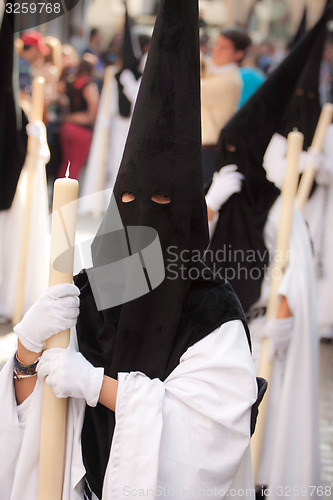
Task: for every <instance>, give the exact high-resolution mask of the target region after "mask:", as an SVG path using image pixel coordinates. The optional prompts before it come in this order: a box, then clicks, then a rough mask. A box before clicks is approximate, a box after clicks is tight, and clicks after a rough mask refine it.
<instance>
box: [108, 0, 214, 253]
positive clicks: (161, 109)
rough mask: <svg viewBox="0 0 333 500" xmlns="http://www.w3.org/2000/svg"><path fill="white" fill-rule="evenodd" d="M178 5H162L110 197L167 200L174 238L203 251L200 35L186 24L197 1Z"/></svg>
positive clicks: (204, 243) (165, 3) (119, 203)
mask: <svg viewBox="0 0 333 500" xmlns="http://www.w3.org/2000/svg"><path fill="white" fill-rule="evenodd" d="M178 3H179V5H178ZM178 3H177V2H175V1H166V2H164V3H162V5H161V8H160V15H159V17H158V18H157V21H156V26H155V30H154V36H153V38H152V42H151V46H150V50H149V56H148V60H147V64H146V68H145V74H144V78H143V81H142V84H141V88H140V92H139V95H138V98H137V103H136V107H135V110H134V115H133V118H132V122H131V127H130V130H129V134H128V138H127V142H126V146H125V150H124V155H123V159H122V162H121V165H120V169H119V173H118V178H117V182H116V185H115V189H114V193H115V196H116V200H117V203H118V205H119V206H121V195H122V193H123V192H125V191H132V192H134V191H135V192H136V193H135V194H136V196H137V197H138V198H139V197H140V196H141V197H143V196H145V197H147V199H148V200H149V201H150V198H151V197H152V196H153V195H154V194H158V193H159V194H164V195H167V196H170V197H171V200H172V202H171V204H170V206H169V207H168V210H169V211H170V214H172V215H171V216H172V217H173V218H174V220H175V221H176V219H177V224H175V229H176V228H177V229H176V232H177V231H179V235H181V238H182V239H186V238H187V239H188V241H187V242H186V247H188V248H200V249H201V250H202V251H203V250H204V249H205V248H206V246H207V244H208V233H207V218H206V207H205V201H204V198H203V196H202V170H201V156H200V150H201V115H200V108H199V107H198V103H199V102H200V79H199V78H200V76H199V75H200V73H199V59H198V49H197V47H198V34H197V26H196V24H194V22H193V21H192V22H190V21H189V19H193V18H195V12H194V11H195V10H196V1H192V2H189V1H185V2H178ZM186 14H187V15H186ZM187 16H189V17H187ZM133 183H135V185H133ZM126 212H127V209H126ZM125 217H127V215H126V216H125ZM139 222H140V221H137V223H139ZM124 223H126V221H124Z"/></svg>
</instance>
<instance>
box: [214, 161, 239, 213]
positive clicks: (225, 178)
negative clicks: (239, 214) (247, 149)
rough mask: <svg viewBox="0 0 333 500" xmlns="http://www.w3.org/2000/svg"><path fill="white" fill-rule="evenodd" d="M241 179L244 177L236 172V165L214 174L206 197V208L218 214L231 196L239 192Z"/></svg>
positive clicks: (223, 168)
mask: <svg viewBox="0 0 333 500" xmlns="http://www.w3.org/2000/svg"><path fill="white" fill-rule="evenodd" d="M243 179H244V175H243V174H241V173H240V172H237V165H227V166H226V167H222V168H221V170H220V171H219V172H215V173H214V176H213V182H212V185H211V186H210V188H209V191H208V193H207V196H206V203H207V205H208V207H209V208H210V209H212V210H213V212H218V211H219V210H220V208H221V207H222V205H223V204H224V203H225V202H226V201H227V200H228V199H229V198H230V196H231V195H233V194H234V193H239V192H240V190H241V189H242V180H243Z"/></svg>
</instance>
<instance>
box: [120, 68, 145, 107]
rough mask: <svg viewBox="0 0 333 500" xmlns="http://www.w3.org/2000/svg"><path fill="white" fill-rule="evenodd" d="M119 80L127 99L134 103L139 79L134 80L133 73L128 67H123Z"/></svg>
mask: <svg viewBox="0 0 333 500" xmlns="http://www.w3.org/2000/svg"><path fill="white" fill-rule="evenodd" d="M119 81H120V83H121V84H122V86H123V87H124V88H123V92H124V94H125V96H126V97H127V99H128V100H129V101H130V102H131V103H132V104H134V103H135V101H136V98H137V96H138V92H139V88H140V83H141V79H139V80H136V78H135V76H134V74H133V73H132V71H131V70H129V69H124V70H123V71H122V72H121V75H120V77H119Z"/></svg>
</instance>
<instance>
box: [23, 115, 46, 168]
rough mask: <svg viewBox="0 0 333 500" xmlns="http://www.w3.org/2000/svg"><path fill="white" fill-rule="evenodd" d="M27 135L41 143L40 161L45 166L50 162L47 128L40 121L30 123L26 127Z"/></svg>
mask: <svg viewBox="0 0 333 500" xmlns="http://www.w3.org/2000/svg"><path fill="white" fill-rule="evenodd" d="M26 131H27V134H28V135H29V136H31V137H36V138H37V139H38V141H39V159H40V160H41V162H42V163H43V164H44V165H45V164H46V163H48V162H49V161H50V158H51V156H50V150H49V146H48V144H47V136H46V127H45V125H44V123H43V122H42V121H40V120H36V121H34V122H30V123H28V125H27V126H26Z"/></svg>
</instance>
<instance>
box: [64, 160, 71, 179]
mask: <svg viewBox="0 0 333 500" xmlns="http://www.w3.org/2000/svg"><path fill="white" fill-rule="evenodd" d="M70 165H71V162H70V161H69V162H68V165H67V169H66V173H65V177H66V179H68V177H69V167H70Z"/></svg>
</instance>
